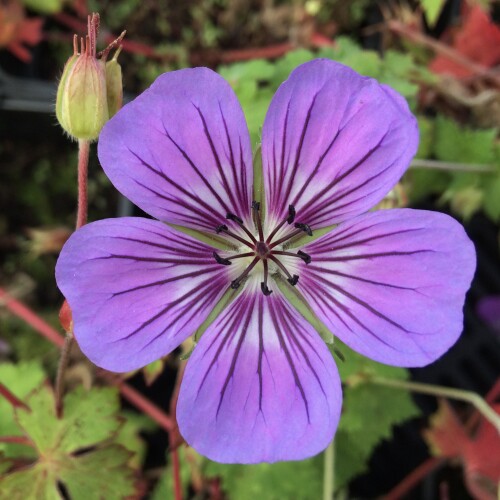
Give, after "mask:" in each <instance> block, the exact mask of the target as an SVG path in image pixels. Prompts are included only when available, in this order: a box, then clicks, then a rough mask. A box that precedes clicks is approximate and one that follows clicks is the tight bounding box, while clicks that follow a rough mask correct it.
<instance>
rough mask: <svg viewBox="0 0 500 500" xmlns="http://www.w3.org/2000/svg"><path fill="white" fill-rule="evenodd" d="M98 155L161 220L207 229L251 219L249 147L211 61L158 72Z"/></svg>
mask: <svg viewBox="0 0 500 500" xmlns="http://www.w3.org/2000/svg"><path fill="white" fill-rule="evenodd" d="M99 159H100V161H101V163H102V166H103V168H104V171H105V172H106V175H107V176H108V177H109V178H110V179H111V182H112V183H113V184H114V185H115V186H116V188H117V189H118V190H119V191H121V192H122V193H123V194H124V195H125V196H126V197H127V198H130V199H131V200H132V201H133V202H134V203H135V204H136V205H138V206H139V207H140V208H142V209H143V210H144V211H146V212H147V213H149V214H151V215H153V216H154V217H156V218H157V219H160V220H162V221H165V222H170V223H175V224H179V225H183V226H187V227H191V228H194V229H201V230H210V231H213V229H214V228H215V227H216V226H217V225H219V224H221V221H223V220H224V218H225V216H226V213H227V212H232V213H235V214H237V215H238V216H239V217H241V218H242V219H244V220H249V217H250V205H251V190H252V176H253V170H252V168H253V167H252V151H251V146H250V137H249V134H248V129H247V125H246V122H245V117H244V116H243V111H242V110H241V107H240V104H239V103H238V100H237V99H236V96H235V95H234V92H233V91H232V89H231V87H230V86H229V84H228V83H227V82H226V81H224V80H223V79H222V78H221V77H220V76H219V75H217V74H216V73H214V72H213V71H211V70H209V69H207V68H195V69H183V70H180V71H173V72H171V73H165V74H164V75H161V76H160V77H159V78H157V80H156V81H155V82H154V83H153V85H152V86H151V87H150V88H149V89H148V90H146V91H145V92H144V93H142V94H141V95H140V96H139V97H137V98H136V99H135V100H134V101H132V102H131V103H130V104H128V105H126V106H124V107H123V109H122V110H120V111H119V112H118V113H117V114H116V115H115V116H114V117H113V118H112V119H111V120H110V121H109V122H108V123H107V124H106V125H105V127H104V129H103V130H102V132H101V135H100V139H99Z"/></svg>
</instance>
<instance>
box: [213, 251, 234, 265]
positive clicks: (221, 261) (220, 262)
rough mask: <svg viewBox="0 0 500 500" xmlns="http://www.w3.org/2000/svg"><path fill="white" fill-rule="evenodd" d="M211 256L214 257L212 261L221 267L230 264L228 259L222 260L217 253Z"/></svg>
mask: <svg viewBox="0 0 500 500" xmlns="http://www.w3.org/2000/svg"><path fill="white" fill-rule="evenodd" d="M212 255H213V256H214V259H215V261H216V262H217V264H222V265H223V266H230V265H231V264H232V262H231V261H230V260H229V259H224V258H223V257H221V256H220V255H219V254H218V253H217V252H213V253H212Z"/></svg>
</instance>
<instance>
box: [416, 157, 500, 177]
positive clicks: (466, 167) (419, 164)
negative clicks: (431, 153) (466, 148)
mask: <svg viewBox="0 0 500 500" xmlns="http://www.w3.org/2000/svg"><path fill="white" fill-rule="evenodd" d="M410 167H411V168H430V169H434V170H444V171H446V172H473V173H478V174H492V173H494V172H496V171H497V169H496V168H495V167H494V166H493V165H479V164H475V163H456V162H448V161H439V160H422V159H420V158H416V159H414V160H413V161H412V162H411V164H410Z"/></svg>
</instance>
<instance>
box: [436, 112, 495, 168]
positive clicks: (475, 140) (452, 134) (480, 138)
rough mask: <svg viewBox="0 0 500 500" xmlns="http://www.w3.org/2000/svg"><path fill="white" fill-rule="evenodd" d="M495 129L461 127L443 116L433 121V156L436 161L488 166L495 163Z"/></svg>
mask: <svg viewBox="0 0 500 500" xmlns="http://www.w3.org/2000/svg"><path fill="white" fill-rule="evenodd" d="M496 135H497V131H496V130H495V129H487V130H474V129H470V128H466V127H461V126H460V125H459V124H458V123H456V122H455V121H453V120H450V119H448V118H445V117H443V116H438V117H437V119H436V121H435V137H434V154H435V156H436V158H437V159H438V160H442V161H448V162H458V163H476V164H490V163H493V162H494V161H495V139H496Z"/></svg>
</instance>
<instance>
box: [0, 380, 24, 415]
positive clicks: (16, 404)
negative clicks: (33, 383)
mask: <svg viewBox="0 0 500 500" xmlns="http://www.w3.org/2000/svg"><path fill="white" fill-rule="evenodd" d="M0 396H2V397H3V398H4V399H5V400H6V401H8V402H9V403H10V405H11V406H12V407H13V408H24V409H25V410H27V411H31V410H30V409H29V408H28V406H26V404H25V403H23V402H22V401H21V400H20V399H19V398H18V397H17V396H16V395H15V394H12V392H10V391H9V389H7V387H5V386H4V385H3V384H0Z"/></svg>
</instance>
